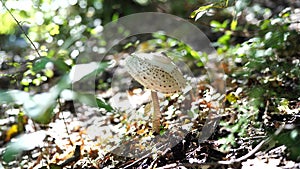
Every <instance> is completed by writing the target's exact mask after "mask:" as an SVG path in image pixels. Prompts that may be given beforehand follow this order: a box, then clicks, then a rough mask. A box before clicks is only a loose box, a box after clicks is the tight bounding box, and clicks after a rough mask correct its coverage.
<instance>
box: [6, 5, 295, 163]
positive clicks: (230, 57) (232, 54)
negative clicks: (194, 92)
mask: <svg viewBox="0 0 300 169" xmlns="http://www.w3.org/2000/svg"><path fill="white" fill-rule="evenodd" d="M3 4H5V6H6V7H7V8H8V9H9V11H10V12H11V13H12V14H13V15H14V17H15V18H16V19H17V20H18V21H19V23H16V21H15V20H14V19H13V18H12V16H11V15H10V13H9V12H8V11H7V9H6V8H5V7H4V5H3ZM138 12H164V13H169V14H173V15H176V16H179V17H182V18H184V19H187V20H189V21H190V22H192V23H193V24H195V25H196V26H198V27H199V28H200V29H201V30H202V31H203V32H204V33H205V34H206V35H207V36H208V38H209V39H210V40H211V41H212V45H213V46H214V47H215V48H216V50H217V53H218V54H219V55H220V57H222V59H223V60H224V63H225V64H224V65H223V68H224V71H225V73H226V75H227V77H228V78H227V87H228V89H227V95H226V107H228V108H230V110H228V111H229V112H230V113H231V116H234V117H233V119H234V120H233V122H232V121H230V122H228V121H227V120H226V119H224V120H223V121H222V122H221V126H222V127H224V128H225V130H226V134H224V137H221V138H220V139H221V140H222V141H223V143H224V146H223V147H222V149H223V150H224V151H229V150H230V148H232V147H234V146H237V142H236V141H237V138H238V137H250V136H252V135H253V130H255V131H264V132H266V133H270V135H272V134H273V133H274V132H275V130H276V129H277V128H278V126H276V125H275V124H274V123H273V121H272V118H273V117H275V116H276V117H281V116H282V115H286V114H289V115H293V117H295V115H296V114H298V113H299V107H300V106H299V105H300V103H299V101H300V100H299V99H300V78H299V74H300V57H299V44H300V37H299V31H300V25H299V18H300V4H299V2H297V1H293V0H278V1H259V0H252V1H251V0H187V1H182V0H63V1H61V0H18V1H17V0H2V1H1V3H0V17H1V20H0V90H1V98H0V103H2V106H1V112H0V118H4V117H6V116H8V115H9V116H11V115H13V116H16V117H17V116H18V117H22V118H23V117H24V115H23V114H24V112H25V114H26V115H27V116H29V117H30V118H32V119H34V120H35V121H36V122H39V123H49V122H50V121H51V120H52V117H53V116H54V114H55V113H57V110H56V111H55V107H57V106H58V107H59V105H60V106H61V103H59V98H61V95H60V94H61V92H62V91H63V90H68V89H70V88H71V83H70V79H69V73H70V71H72V68H73V67H74V65H75V63H76V58H77V57H78V56H79V55H80V54H85V53H89V51H90V50H94V51H96V53H97V52H98V53H105V52H107V50H108V49H105V48H102V47H101V46H105V43H106V42H105V41H101V40H100V41H99V42H100V44H98V45H99V46H100V47H98V48H93V46H89V44H88V43H87V42H88V39H93V38H95V39H101V37H98V35H99V33H101V31H102V30H103V26H104V25H105V24H107V23H109V22H111V21H114V20H117V19H118V18H120V17H122V16H126V15H129V14H134V13H138ZM18 24H19V25H20V26H21V27H22V29H23V30H24V31H25V33H26V34H27V35H28V37H29V38H30V39H31V40H32V41H33V43H34V45H35V47H36V48H37V49H38V51H39V54H40V56H39V55H38V54H37V52H36V51H35V50H34V47H33V45H32V44H31V43H30V42H29V40H28V39H27V38H26V37H25V36H24V32H22V31H21V29H20V28H19V25H18ZM137 26H138V25H137ZM157 49H163V50H166V51H171V52H172V53H177V54H178V55H181V57H183V58H184V59H185V61H186V62H187V64H188V65H196V66H195V67H193V68H192V71H195V72H197V71H199V69H198V68H201V67H203V63H202V62H201V60H200V57H202V56H200V54H199V53H197V51H196V52H195V51H194V50H192V49H191V48H190V47H189V46H187V45H185V44H183V43H181V42H179V41H177V40H174V39H172V38H169V37H167V36H165V35H163V34H159V33H156V34H151V35H149V38H147V39H140V40H139V41H130V39H128V40H125V41H124V42H123V43H122V44H121V45H120V46H119V48H118V49H117V50H116V52H121V51H123V52H124V51H126V52H128V51H130V50H144V51H151V50H157ZM107 61H109V60H107ZM106 67H108V63H104V64H103V65H99V69H98V70H97V72H98V73H99V72H104V71H105V70H106ZM97 83H98V84H97V85H96V86H98V88H97V89H98V90H108V88H109V86H110V85H107V83H109V76H108V77H107V78H106V79H103V78H102V79H101V78H100V79H99V80H98V81H97ZM72 96H74V97H72V98H70V97H69V98H68V99H70V100H76V99H77V100H80V101H82V102H84V103H86V104H89V103H90V101H89V100H90V99H92V98H91V97H90V96H86V95H84V96H82V95H80V94H77V95H72ZM83 97H84V99H82V98H83ZM28 100H30V101H28ZM40 100H48V101H47V102H45V103H41V102H40ZM95 106H96V107H97V106H98V107H100V108H104V109H106V110H108V111H111V110H112V108H111V107H110V106H109V105H108V104H107V103H106V101H105V100H102V99H99V100H97V105H95ZM12 109H13V110H15V111H14V112H13V113H12V114H9V112H12V111H11V110H12ZM9 110H10V111H9ZM233 110H234V111H233ZM26 112H27V113H26ZM16 119H18V118H16ZM24 119H25V117H24ZM25 121H26V120H25ZM278 121H279V122H280V124H286V123H295V122H297V121H298V122H299V119H298V118H294V119H292V118H290V119H286V118H285V120H284V119H280V118H279V119H278ZM21 123H23V120H20V118H19V120H12V121H11V122H10V126H1V131H10V129H14V128H12V126H13V125H14V124H21ZM15 128H16V127H15ZM21 128H22V127H19V128H18V129H17V130H16V133H23V132H24V130H23V129H21ZM298 131H299V129H298V127H297V126H295V127H294V128H293V129H287V131H286V132H287V133H290V134H286V135H288V136H290V137H286V135H278V137H276V139H277V140H278V143H280V144H287V145H288V146H289V147H290V148H291V149H293V146H294V147H296V146H297V145H295V144H290V143H293V141H292V140H295V138H297V137H299V136H298V135H299V134H298ZM295 133H296V134H295ZM10 135H11V134H9V136H7V134H6V135H4V134H2V135H1V138H5V137H6V138H7V137H8V138H7V139H1V140H6V141H1V142H0V144H1V145H2V144H4V143H6V142H8V141H9V140H10V137H12V136H10ZM283 138H285V139H287V138H290V139H289V140H290V141H287V140H285V139H283ZM298 156H299V151H293V152H292V156H291V157H292V158H293V159H298Z"/></svg>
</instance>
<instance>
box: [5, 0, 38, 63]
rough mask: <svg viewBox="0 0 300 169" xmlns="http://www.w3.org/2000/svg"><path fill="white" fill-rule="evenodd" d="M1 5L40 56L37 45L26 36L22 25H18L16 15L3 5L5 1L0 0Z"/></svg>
mask: <svg viewBox="0 0 300 169" xmlns="http://www.w3.org/2000/svg"><path fill="white" fill-rule="evenodd" d="M1 3H2V5H3V6H4V8H5V9H6V10H7V11H8V13H9V14H10V15H11V16H12V18H13V19H14V20H15V22H16V23H17V25H18V27H19V28H20V29H21V31H22V32H23V34H24V35H25V37H26V38H27V39H28V40H29V42H30V44H31V45H32V46H33V48H34V50H35V51H36V53H37V54H38V56H39V57H42V56H41V55H40V53H39V51H38V49H37V47H36V46H35V45H34V43H33V42H32V40H31V39H30V38H29V37H28V35H27V34H26V32H25V30H24V29H23V27H22V26H21V25H20V22H19V21H18V20H17V19H16V17H15V16H14V15H13V14H12V13H11V11H10V10H9V9H8V8H7V6H6V5H5V3H4V2H3V0H1Z"/></svg>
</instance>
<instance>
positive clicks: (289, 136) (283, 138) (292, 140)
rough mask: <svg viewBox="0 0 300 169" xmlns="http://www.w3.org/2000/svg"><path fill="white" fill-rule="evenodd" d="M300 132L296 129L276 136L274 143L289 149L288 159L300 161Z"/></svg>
mask: <svg viewBox="0 0 300 169" xmlns="http://www.w3.org/2000/svg"><path fill="white" fill-rule="evenodd" d="M299 134H300V130H299V128H295V129H292V130H285V131H283V132H281V133H279V134H278V135H276V136H274V138H273V141H276V143H277V144H279V145H285V146H286V147H287V149H288V152H289V153H288V157H289V158H290V159H292V160H295V161H299V157H300V146H299V143H300V136H299Z"/></svg>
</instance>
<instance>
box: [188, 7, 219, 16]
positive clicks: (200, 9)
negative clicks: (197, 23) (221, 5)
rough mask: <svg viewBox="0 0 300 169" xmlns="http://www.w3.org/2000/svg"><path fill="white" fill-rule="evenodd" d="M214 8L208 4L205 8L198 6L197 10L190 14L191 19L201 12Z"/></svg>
mask: <svg viewBox="0 0 300 169" xmlns="http://www.w3.org/2000/svg"><path fill="white" fill-rule="evenodd" d="M213 6H214V4H209V5H205V6H200V7H199V8H198V9H196V10H194V11H193V12H192V13H191V16H190V17H191V18H195V17H196V16H197V14H198V13H200V12H203V11H207V10H209V9H210V8H212V7H213Z"/></svg>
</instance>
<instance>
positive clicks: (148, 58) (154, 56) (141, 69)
mask: <svg viewBox="0 0 300 169" xmlns="http://www.w3.org/2000/svg"><path fill="white" fill-rule="evenodd" d="M125 68H126V69H127V71H128V72H129V74H130V75H131V76H132V77H133V78H134V79H135V80H136V81H138V82H139V83H141V84H142V85H143V86H144V87H146V88H148V89H151V90H154V91H157V92H161V93H165V94H171V93H177V92H180V91H182V89H183V88H184V87H185V86H186V81H185V79H184V77H183V75H182V73H181V71H180V70H179V69H178V67H177V66H176V65H175V64H174V63H173V62H172V60H171V59H170V58H169V57H167V56H165V55H164V54H162V53H134V54H132V55H131V56H128V57H127V58H126V59H125Z"/></svg>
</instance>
